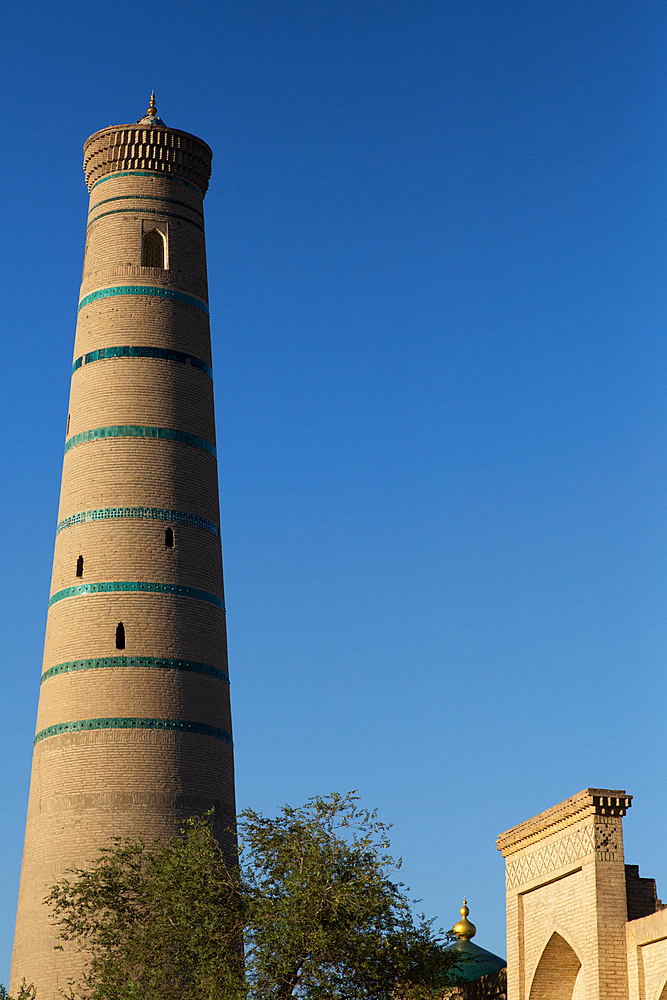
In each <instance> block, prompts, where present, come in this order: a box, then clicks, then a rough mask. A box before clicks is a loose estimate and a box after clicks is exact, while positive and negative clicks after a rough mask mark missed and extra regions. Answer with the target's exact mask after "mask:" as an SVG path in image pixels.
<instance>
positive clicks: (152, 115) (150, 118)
mask: <svg viewBox="0 0 667 1000" xmlns="http://www.w3.org/2000/svg"><path fill="white" fill-rule="evenodd" d="M137 125H164V122H163V121H162V119H161V118H160V116H159V115H158V113H157V108H156V106H155V91H154V90H151V99H150V103H149V105H148V110H147V111H146V114H145V115H144V117H143V118H140V119H139V121H138V122H137Z"/></svg>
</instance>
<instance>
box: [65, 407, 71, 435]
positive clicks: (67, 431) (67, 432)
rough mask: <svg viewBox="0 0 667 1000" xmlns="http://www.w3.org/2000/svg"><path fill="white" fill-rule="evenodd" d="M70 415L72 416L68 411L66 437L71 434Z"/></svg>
mask: <svg viewBox="0 0 667 1000" xmlns="http://www.w3.org/2000/svg"><path fill="white" fill-rule="evenodd" d="M69 417H70V415H69V413H68V414H67V430H66V431H65V437H67V435H68V434H69Z"/></svg>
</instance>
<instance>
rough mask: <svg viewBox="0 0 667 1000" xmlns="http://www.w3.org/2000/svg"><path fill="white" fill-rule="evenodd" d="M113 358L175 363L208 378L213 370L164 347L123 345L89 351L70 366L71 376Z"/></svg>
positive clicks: (204, 364)
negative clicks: (95, 363) (193, 369)
mask: <svg viewBox="0 0 667 1000" xmlns="http://www.w3.org/2000/svg"><path fill="white" fill-rule="evenodd" d="M114 358H131V359H134V358H150V359H152V360H155V361H175V362H176V363H177V364H180V365H190V367H191V368H197V369H198V370H199V371H202V372H205V373H206V374H207V375H208V376H209V377H212V376H213V369H212V368H211V366H210V365H209V364H207V363H206V361H202V360H201V359H200V358H196V357H195V356H194V354H185V353H184V352H183V351H171V350H169V349H168V348H166V347H146V346H136V347H135V346H133V345H129V344H128V345H123V346H120V347H101V348H99V350H97V351H89V352H88V354H82V355H81V356H80V357H78V358H77V359H76V361H75V362H74V364H73V365H72V374H74V372H76V371H78V370H79V368H81V367H83V365H90V364H92V363H93V362H95V361H110V360H113V359H114Z"/></svg>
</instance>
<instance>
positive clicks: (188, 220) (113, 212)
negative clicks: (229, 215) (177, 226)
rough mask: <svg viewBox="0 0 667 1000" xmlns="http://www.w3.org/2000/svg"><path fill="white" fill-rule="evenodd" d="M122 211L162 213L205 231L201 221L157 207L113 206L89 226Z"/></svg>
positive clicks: (90, 222)
mask: <svg viewBox="0 0 667 1000" xmlns="http://www.w3.org/2000/svg"><path fill="white" fill-rule="evenodd" d="M121 213H125V214H127V213H131V214H132V215H139V214H142V215H149V214H150V215H160V216H166V217H167V218H168V219H180V220H181V222H189V223H190V225H191V226H196V227H197V229H200V230H201V231H202V233H203V232H204V227H203V226H202V224H201V222H195V220H194V219H188V217H187V216H186V215H177V214H176V213H175V212H163V211H160V210H159V209H157V208H112V209H110V210H109V211H108V212H100V214H99V215H96V216H95V218H94V219H90V220H89V221H88V226H87V228H88V229H90V227H91V226H92V224H93V222H98V221H99V220H100V219H103V218H104V217H105V216H106V215H120V214H121Z"/></svg>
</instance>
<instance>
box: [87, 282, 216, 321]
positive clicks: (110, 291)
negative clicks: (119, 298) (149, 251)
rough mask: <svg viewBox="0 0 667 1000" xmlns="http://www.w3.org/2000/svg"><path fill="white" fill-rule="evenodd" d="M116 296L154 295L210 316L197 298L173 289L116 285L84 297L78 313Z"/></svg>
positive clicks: (204, 304)
mask: <svg viewBox="0 0 667 1000" xmlns="http://www.w3.org/2000/svg"><path fill="white" fill-rule="evenodd" d="M116 295H154V296H155V297H156V298H158V299H174V301H176V302H184V303H185V304H186V305H188V306H194V307H195V309H201V311H202V312H205V313H206V315H207V316H208V315H209V311H208V306H207V305H206V303H205V302H202V300H201V299H197V298H195V296H194V295H186V294H185V292H176V291H174V289H173V288H153V286H151V285H116V286H115V287H113V288H100V290H99V291H98V292H91V293H90V295H84V297H83V298H82V299H81V301H80V302H79V308H78V309H77V312H81V310H82V309H83V308H84V307H85V306H87V305H90V303H91V302H97V300H98V299H109V298H113V297H114V296H116Z"/></svg>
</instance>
